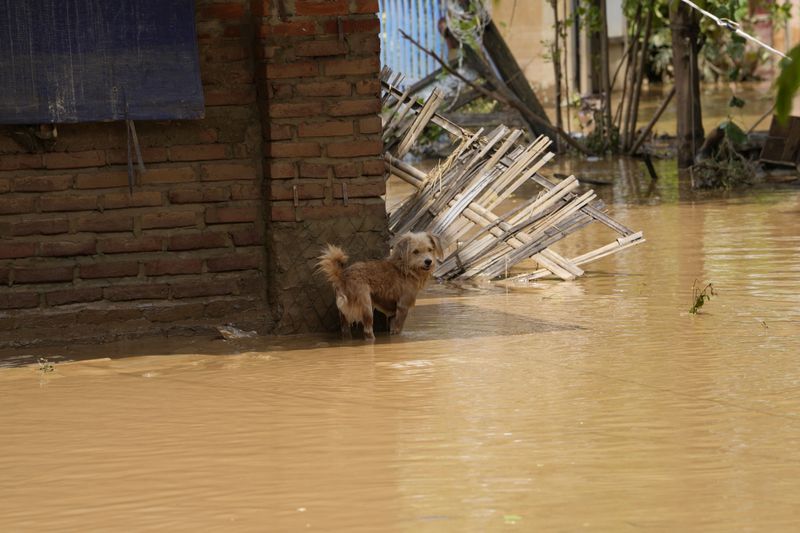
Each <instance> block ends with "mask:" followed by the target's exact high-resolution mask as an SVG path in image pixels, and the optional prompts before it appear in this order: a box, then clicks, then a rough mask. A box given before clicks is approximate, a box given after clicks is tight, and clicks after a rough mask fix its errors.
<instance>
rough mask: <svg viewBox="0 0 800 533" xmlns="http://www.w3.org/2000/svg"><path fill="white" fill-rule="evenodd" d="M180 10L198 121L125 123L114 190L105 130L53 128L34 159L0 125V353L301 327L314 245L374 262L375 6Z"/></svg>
mask: <svg viewBox="0 0 800 533" xmlns="http://www.w3.org/2000/svg"><path fill="white" fill-rule="evenodd" d="M196 4H197V17H196V24H197V34H198V45H199V57H200V72H201V79H202V82H203V92H204V95H205V97H206V110H205V118H203V119H200V120H189V121H139V122H137V132H138V135H139V141H140V144H141V153H142V158H143V160H144V163H145V166H146V171H145V172H144V173H140V172H139V170H138V169H136V170H135V175H134V176H133V186H132V188H130V189H129V187H130V185H129V179H130V178H129V175H128V169H127V147H126V137H125V130H124V127H121V126H122V125H121V123H118V122H117V123H93V124H65V125H60V126H59V136H58V138H57V139H56V140H55V141H54V142H52V143H50V144H47V143H45V144H44V145H43V148H42V149H41V153H40V152H39V151H36V152H34V151H28V150H26V149H25V148H23V147H22V146H21V145H19V144H17V143H16V142H15V141H13V140H11V134H12V131H13V128H11V127H6V126H0V232H2V237H3V238H2V239H0V284H2V287H3V291H2V292H0V331H2V332H9V331H10V333H9V336H7V337H3V336H2V334H0V345H1V344H2V343H3V339H4V338H13V339H18V338H20V337H19V335H20V331H21V330H20V329H19V328H22V327H23V326H21V325H20V324H31V323H36V322H37V321H38V322H39V323H40V324H41V325H42V326H43V327H46V328H49V329H48V331H55V332H60V334H62V335H64V336H70V335H73V336H75V337H76V338H81V339H84V338H88V337H81V336H80V335H81V331H83V330H84V329H86V330H87V331H88V329H89V328H92V327H97V328H98V329H97V331H102V332H103V333H98V337H97V338H107V335H108V332H109V331H113V332H115V333H114V334H115V335H135V334H141V333H143V332H149V333H152V332H153V331H158V330H160V329H163V328H166V327H168V326H167V325H168V324H170V323H172V322H176V321H177V322H178V323H187V324H189V323H190V322H191V321H195V322H197V321H199V320H208V321H211V322H210V323H211V324H215V323H216V324H218V323H219V322H220V321H224V322H229V321H230V320H231V319H232V318H233V317H250V318H251V319H252V317H257V318H256V319H257V320H258V321H260V325H261V327H263V328H264V331H267V330H270V331H279V332H299V331H305V330H313V329H319V328H320V326H321V325H325V324H329V323H330V321H331V320H332V317H334V315H333V314H332V309H333V308H332V305H333V300H332V295H331V294H330V293H329V291H328V288H327V286H325V285H324V284H322V283H321V282H320V280H319V278H318V277H317V276H314V275H313V272H312V271H313V265H314V261H315V257H316V255H317V254H318V251H319V247H320V246H321V245H322V244H324V243H325V242H338V243H341V244H344V245H345V246H346V248H347V249H348V252H350V253H351V255H352V256H353V257H354V258H361V257H377V256H380V255H382V254H383V252H384V251H385V250H384V248H385V241H386V237H387V235H386V221H385V212H384V208H383V203H382V200H381V199H380V196H381V195H382V194H384V192H385V189H384V184H383V173H384V169H383V161H382V157H381V152H382V146H381V143H380V132H381V123H380V118H379V116H378V113H379V112H380V102H379V92H380V86H379V83H378V81H377V72H378V70H379V68H380V64H379V61H378V56H379V49H380V41H379V39H378V31H379V27H380V24H379V21H378V18H377V17H376V16H375V12H376V11H377V9H378V6H377V1H376V0H286V1H284V2H281V3H280V4H279V3H277V2H274V1H270V0H255V1H251V0H226V1H218V0H196ZM345 191H346V192H345ZM345 197H346V200H345ZM295 202H297V205H294V204H295ZM345 204H346V205H345ZM266 217H269V219H271V222H270V223H269V224H268V223H267V222H268V221H267V220H265V218H266ZM267 250H269V253H267ZM9 294H11V295H13V297H12V296H9ZM268 302H269V304H268ZM64 306H68V307H64ZM73 309H77V310H75V311H73ZM12 310H13V311H14V315H13V318H9V317H11V315H10V313H11V311H12ZM67 311H69V312H67ZM4 313H6V314H4ZM20 313H23V314H24V316H23V315H22V314H20ZM48 317H50V320H48ZM275 320H277V322H275ZM107 323H114V324H117V326H115V327H113V328H109V327H103V326H101V324H107ZM82 328H84V329H82ZM40 337H41V336H40ZM47 337H48V338H50V337H53V338H56V335H49V334H48V335H47ZM92 338H93V337H92Z"/></svg>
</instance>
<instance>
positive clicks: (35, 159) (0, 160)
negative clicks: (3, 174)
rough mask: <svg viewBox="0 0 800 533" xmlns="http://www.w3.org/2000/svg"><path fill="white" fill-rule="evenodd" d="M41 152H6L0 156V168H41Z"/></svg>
mask: <svg viewBox="0 0 800 533" xmlns="http://www.w3.org/2000/svg"><path fill="white" fill-rule="evenodd" d="M43 166H44V165H43V164H42V156H41V154H14V155H12V154H7V155H3V157H0V170H25V169H29V168H42V167H43Z"/></svg>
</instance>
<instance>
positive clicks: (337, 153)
mask: <svg viewBox="0 0 800 533" xmlns="http://www.w3.org/2000/svg"><path fill="white" fill-rule="evenodd" d="M326 150H327V153H328V157H361V156H365V155H380V154H381V152H383V141H381V140H380V139H378V140H375V141H348V142H340V143H330V144H328V145H327V147H326Z"/></svg>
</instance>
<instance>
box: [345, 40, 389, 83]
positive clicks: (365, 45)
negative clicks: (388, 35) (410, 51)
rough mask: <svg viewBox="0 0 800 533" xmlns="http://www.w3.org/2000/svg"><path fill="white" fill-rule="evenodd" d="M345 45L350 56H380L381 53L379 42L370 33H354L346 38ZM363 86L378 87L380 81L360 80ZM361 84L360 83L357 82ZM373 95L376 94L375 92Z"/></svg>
mask: <svg viewBox="0 0 800 533" xmlns="http://www.w3.org/2000/svg"><path fill="white" fill-rule="evenodd" d="M347 45H348V47H349V49H350V55H351V56H368V55H372V54H375V55H380V52H381V40H380V37H378V36H377V35H375V34H371V33H356V34H353V35H348V36H347ZM362 81H363V82H364V83H365V84H369V85H377V86H378V87H380V83H381V82H380V80H378V79H377V78H376V79H372V80H362ZM359 83H361V82H359ZM369 93H370V94H373V91H369ZM374 94H377V92H375V93H374Z"/></svg>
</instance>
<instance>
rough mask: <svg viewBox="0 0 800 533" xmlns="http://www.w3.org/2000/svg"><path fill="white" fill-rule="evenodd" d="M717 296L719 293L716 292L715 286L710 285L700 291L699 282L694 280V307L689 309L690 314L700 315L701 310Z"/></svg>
mask: <svg viewBox="0 0 800 533" xmlns="http://www.w3.org/2000/svg"><path fill="white" fill-rule="evenodd" d="M716 295H717V293H716V291H715V290H714V285H712V284H711V283H708V284H706V286H705V287H703V288H702V289H700V286H699V285H698V284H697V280H694V283H692V307H691V308H690V309H689V313H690V314H692V315H696V314H698V313H699V312H700V308H701V307H703V305H705V303H706V302H707V301H710V300H711V297H712V296H716Z"/></svg>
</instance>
